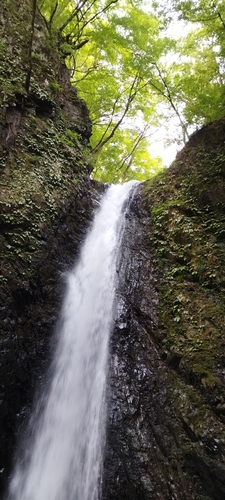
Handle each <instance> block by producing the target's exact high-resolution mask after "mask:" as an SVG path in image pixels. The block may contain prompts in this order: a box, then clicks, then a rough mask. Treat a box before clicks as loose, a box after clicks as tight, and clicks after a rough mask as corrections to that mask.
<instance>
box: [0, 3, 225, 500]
mask: <svg viewBox="0 0 225 500" xmlns="http://www.w3.org/2000/svg"><path fill="white" fill-rule="evenodd" d="M32 26H33V31H32V57H31V59H30V58H29V57H30V56H29V43H28V41H29V40H30V36H31V27H32ZM0 32H1V44H0V60H1V75H0V86H1V109H0V133H1V141H0V168H1V218H2V221H1V252H2V259H1V262H2V268H1V288H0V298H1V314H2V316H1V334H0V343H1V360H0V362H1V365H0V370H1V381H2V383H1V398H0V400H1V401H0V405H1V406H0V435H1V438H0V439H1V446H0V471H1V473H0V476H1V492H2V491H3V489H4V485H5V480H6V478H7V476H8V474H9V471H10V467H11V461H12V456H13V451H14V448H15V443H16V440H17V434H18V429H19V428H20V427H21V426H23V425H25V424H26V422H27V418H28V416H29V412H30V407H31V404H32V398H33V393H34V387H35V386H36V385H38V384H41V383H42V374H43V373H44V371H45V366H46V364H47V363H48V361H49V358H50V357H51V351H52V346H51V342H50V340H51V335H52V332H53V330H54V328H55V325H56V319H57V313H58V309H59V304H60V302H61V296H62V291H63V278H62V273H63V271H65V270H67V269H69V268H71V266H72V264H73V263H74V260H75V259H76V257H77V255H78V253H79V248H80V245H81V243H82V241H83V238H84V235H85V233H86V230H87V227H88V225H89V223H90V220H91V218H92V214H93V210H94V208H95V207H96V205H97V203H98V199H99V193H100V192H101V191H102V190H103V189H104V186H99V185H98V184H97V183H95V182H93V181H90V172H91V168H92V166H91V152H90V148H89V144H88V140H89V137H90V134H91V124H90V120H89V117H88V111H87V109H86V107H85V104H84V103H83V102H82V101H80V100H79V99H78V97H77V94H76V91H75V89H74V88H72V87H71V86H70V83H69V74H68V71H67V69H66V67H65V65H64V63H63V61H62V60H61V58H60V54H59V53H58V52H57V51H53V50H52V47H50V46H49V40H48V36H47V33H46V27H45V25H44V24H43V20H42V19H41V18H39V17H38V15H36V18H35V22H34V25H33V24H32V5H31V2H30V1H29V0H21V1H20V2H19V8H18V2H17V1H16V0H11V1H10V2H8V1H7V0H3V2H1V5H0ZM130 210H131V211H130V216H129V218H128V219H127V231H126V235H125V238H124V242H123V249H122V257H121V262H120V264H119V268H118V274H119V282H120V291H119V292H118V294H119V295H118V299H119V303H120V309H119V315H118V318H117V319H116V324H115V329H114V332H113V335H112V339H111V363H110V379H109V393H108V403H109V405H108V408H109V411H108V426H107V429H108V430H107V444H106V455H105V464H104V468H105V469H104V470H105V473H104V480H103V498H104V500H106V499H107V500H117V499H118V500H119V499H120V500H147V499H148V500H150V499H151V500H155V499H165V500H166V499H168V500H170V499H178V500H181V499H183V498H185V499H187V500H192V499H194V500H209V499H211V500H222V499H224V498H225V465H224V446H225V429H224V425H225V393H224V391H225V390H224V381H225V355H224V342H225V340H224V312H225V311H224V298H225V297H224V287H225V264H224V262H225V261H224V253H225V120H220V121H218V122H216V123H213V124H209V125H208V126H206V127H204V128H203V129H202V130H200V131H198V132H197V133H196V134H194V135H193V136H192V137H191V139H190V141H189V143H188V144H187V146H186V147H185V149H184V150H183V151H182V152H181V153H179V155H178V156H177V158H176V160H175V162H174V163H173V164H172V166H171V167H170V169H168V171H166V172H164V173H162V174H160V175H159V176H158V177H157V178H155V179H153V180H151V181H147V182H146V183H144V184H142V185H140V186H139V188H138V193H137V196H136V197H135V198H134V199H133V201H132V203H131V209H130ZM128 243H129V245H128Z"/></svg>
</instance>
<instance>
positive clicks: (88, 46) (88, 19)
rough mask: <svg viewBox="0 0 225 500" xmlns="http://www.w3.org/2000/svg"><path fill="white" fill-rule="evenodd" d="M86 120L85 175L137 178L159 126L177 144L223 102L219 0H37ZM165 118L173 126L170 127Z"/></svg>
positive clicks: (148, 172) (224, 24) (223, 28)
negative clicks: (89, 166) (88, 157)
mask: <svg viewBox="0 0 225 500" xmlns="http://www.w3.org/2000/svg"><path fill="white" fill-rule="evenodd" d="M37 6H38V9H39V11H40V12H41V14H42V16H43V17H44V19H45V22H46V25H47V27H48V31H49V36H50V38H52V39H55V40H56V39H57V44H58V50H59V51H60V53H61V55H62V57H63V58H65V61H66V64H67V65H68V67H69V68H70V70H71V80H72V82H73V83H74V85H75V86H76V88H77V89H78V92H79V95H80V96H81V97H82V98H83V99H84V100H85V101H86V103H87V105H88V108H89V110H90V116H91V119H92V123H93V136H92V139H91V145H92V149H93V157H94V160H95V169H94V176H95V178H97V179H99V180H101V181H103V182H114V181H121V180H127V179H131V178H137V179H140V180H142V179H145V178H147V177H150V176H152V175H154V173H156V172H157V171H158V170H159V169H160V168H162V161H161V159H160V158H158V157H157V158H154V157H153V156H152V154H151V153H150V147H149V145H150V144H151V142H153V141H154V135H155V133H156V132H157V130H158V129H159V128H160V127H163V130H164V136H165V141H168V140H170V141H173V142H176V143H177V144H178V146H180V145H182V144H184V143H185V142H186V140H187V139H188V137H189V135H190V133H191V132H192V131H193V130H195V129H196V128H198V127H199V126H201V125H202V124H204V123H207V122H209V121H212V120H214V119H216V118H220V117H221V116H223V115H224V111H225V90H224V55H225V5H224V2H223V1H222V0H214V1H211V0H169V1H165V0H156V1H154V2H152V3H150V2H147V1H143V0H142V1H141V0H77V1H74V0H38V3H37ZM170 123H173V124H174V127H175V131H176V132H175V134H176V135H171V127H170Z"/></svg>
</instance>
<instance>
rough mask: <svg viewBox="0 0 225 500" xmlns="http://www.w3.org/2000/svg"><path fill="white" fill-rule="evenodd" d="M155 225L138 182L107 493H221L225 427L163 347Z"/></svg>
mask: <svg viewBox="0 0 225 500" xmlns="http://www.w3.org/2000/svg"><path fill="white" fill-rule="evenodd" d="M150 226H151V221H150V218H149V211H148V209H147V207H146V206H145V203H144V202H143V197H142V196H141V187H140V188H139V193H137V195H136V196H135V197H134V199H133V201H132V202H131V206H130V212H129V216H128V218H127V228H126V232H125V237H124V240H123V245H122V256H121V261H120V263H119V264H118V275H119V279H118V281H119V284H118V297H117V299H118V304H119V307H118V315H117V317H116V322H115V328H114V331H113V334H112V338H111V346H110V349H111V356H110V369H109V391H108V420H107V440H106V449H105V462H104V474H103V500H150V499H151V500H156V499H162V500H166V499H168V500H172V499H178V500H181V499H186V500H190V499H193V500H209V499H215V500H216V499H217V500H220V499H222V498H224V496H225V468H224V466H223V463H222V460H223V456H224V455H223V454H224V427H223V424H222V423H221V422H220V420H219V419H218V420H217V419H216V418H215V415H214V413H213V412H212V411H211V410H210V408H209V407H208V405H207V404H206V401H205V399H204V398H203V397H202V396H201V395H200V394H199V393H198V391H196V389H195V388H194V387H192V386H190V384H188V383H187V382H186V381H185V380H183V379H182V377H181V376H180V375H179V374H178V373H177V371H176V366H177V364H176V363H175V361H174V364H173V366H171V361H170V359H169V357H167V356H166V354H165V352H164V351H163V349H162V344H161V340H160V329H159V326H158V318H157V314H158V302H159V294H158V288H159V276H158V275H157V273H156V271H155V269H154V266H153V263H152V256H151V243H150V239H149V234H150V231H151V227H150Z"/></svg>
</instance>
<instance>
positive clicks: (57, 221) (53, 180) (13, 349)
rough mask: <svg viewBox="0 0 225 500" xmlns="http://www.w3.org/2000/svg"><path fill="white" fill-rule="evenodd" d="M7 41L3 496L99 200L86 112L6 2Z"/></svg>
mask: <svg viewBox="0 0 225 500" xmlns="http://www.w3.org/2000/svg"><path fill="white" fill-rule="evenodd" d="M33 21H34V23H33ZM0 34H1V37H0V40H1V42H0V68H1V71H0V90H1V94H0V97H1V108H0V134H1V139H0V169H1V281H0V302H1V335H0V343H1V361H0V362H1V366H0V370H1V397H0V436H1V445H0V471H1V472H0V479H1V482H0V484H1V486H0V491H2V488H3V486H4V482H5V477H7V475H8V472H9V470H10V464H11V460H12V456H13V449H14V446H15V441H16V434H17V429H18V427H19V425H20V424H21V423H22V422H23V421H26V413H29V407H30V405H31V401H32V398H33V393H34V386H35V385H37V381H38V380H39V383H40V378H41V375H42V373H43V372H44V366H45V364H46V360H47V359H49V357H50V356H51V349H52V347H51V346H50V339H51V336H52V333H53V330H54V328H55V324H56V317H57V312H58V308H59V304H60V302H61V295H62V289H63V276H62V273H63V272H64V271H65V270H68V269H69V268H70V267H71V266H72V264H73V262H74V259H75V258H76V256H77V254H78V252H79V248H80V245H81V242H82V241H83V238H84V235H85V234H86V229H87V226H88V225H89V223H90V220H91V218H92V214H93V208H94V207H95V206H96V202H97V200H98V197H99V196H98V190H97V188H96V184H95V183H94V182H90V171H91V164H90V156H91V152H90V148H89V145H88V139H89V137H90V134H91V123H90V120H89V116H88V110H87V108H86V106H85V104H84V103H83V102H82V101H80V99H78V97H77V94H76V91H75V89H74V88H72V87H71V85H70V82H69V73H68V70H67V69H66V67H65V65H64V63H63V60H61V58H60V54H59V53H57V51H56V50H55V51H54V50H52V47H51V44H50V40H49V38H48V33H47V31H46V26H45V25H44V23H43V19H41V18H40V17H39V16H38V15H37V14H36V17H35V19H33V12H32V2H30V1H29V0H24V1H21V2H19V5H18V2H17V1H16V0H15V1H10V2H8V1H7V0H4V1H3V2H1V4H0ZM30 37H31V38H32V53H31V54H30V49H29V47H30V41H31V38H30ZM28 80H29V82H28ZM100 190H101V189H100Z"/></svg>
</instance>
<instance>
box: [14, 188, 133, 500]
mask: <svg viewBox="0 0 225 500" xmlns="http://www.w3.org/2000/svg"><path fill="white" fill-rule="evenodd" d="M133 185H134V182H132V181H131V182H128V183H127V184H124V185H113V186H111V187H110V188H109V189H108V190H107V192H106V194H105V195H104V196H103V199H102V202H101V206H100V209H99V210H98V211H97V213H96V216H95V218H94V221H93V224H92V227H91V229H90V231H89V233H88V235H87V238H86V240H85V242H84V245H83V248H82V251H81V255H80V259H79V262H78V264H77V265H76V266H75V267H74V269H73V270H72V271H71V272H69V273H68V274H67V291H66V296H65V299H64V303H63V306H62V311H61V317H60V324H61V327H60V332H59V338H58V345H57V348H56V352H55V359H54V363H53V375H52V379H51V383H50V386H49V390H48V393H47V395H45V396H43V397H42V401H41V404H42V405H44V409H43V411H42V414H41V417H39V418H38V421H35V419H34V418H32V419H31V422H32V423H31V424H30V426H29V427H30V437H28V438H27V441H26V446H27V448H28V452H27V457H26V460H25V461H24V460H23V461H20V460H19V458H17V464H16V466H15V470H14V472H13V474H12V478H11V481H10V486H9V493H8V496H7V498H8V499H10V500H99V499H100V497H101V493H100V487H99V485H100V476H101V466H102V454H103V446H104V438H105V402H104V395H105V389H106V378H107V364H108V363H107V357H108V343H109V335H110V330H111V327H112V323H113V310H114V295H115V283H116V278H115V276H116V263H117V259H118V252H119V244H120V240H121V238H122V232H123V220H124V215H125V208H124V202H125V200H126V199H128V196H129V192H130V190H131V189H132V187H133ZM43 400H44V403H43Z"/></svg>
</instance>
